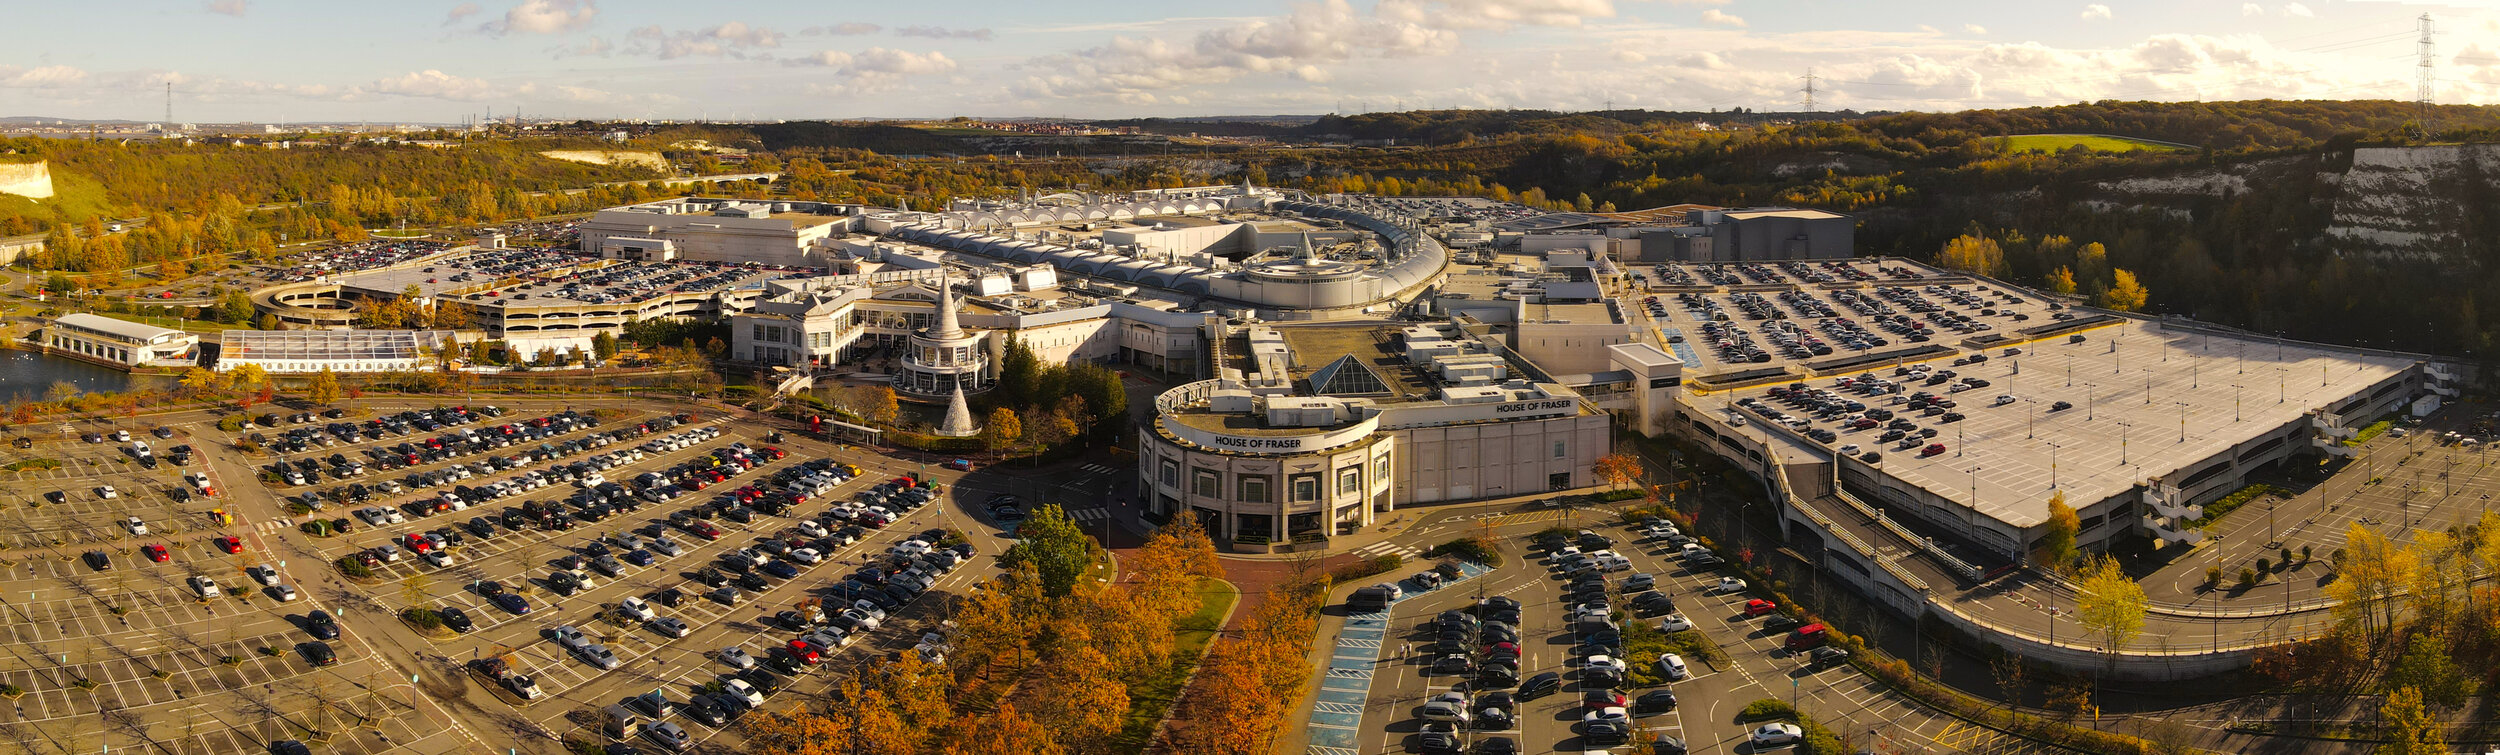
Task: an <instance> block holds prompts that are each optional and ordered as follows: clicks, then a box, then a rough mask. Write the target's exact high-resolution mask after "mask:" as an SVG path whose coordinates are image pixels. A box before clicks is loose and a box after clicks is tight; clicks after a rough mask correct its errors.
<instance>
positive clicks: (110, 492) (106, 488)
mask: <svg viewBox="0 0 2500 755" xmlns="http://www.w3.org/2000/svg"><path fill="white" fill-rule="evenodd" d="M95 495H96V497H97V498H104V499H113V498H120V497H122V492H121V491H119V490H114V489H113V486H111V485H99V486H97V487H96V489H95Z"/></svg>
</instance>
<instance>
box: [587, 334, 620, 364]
mask: <svg viewBox="0 0 2500 755" xmlns="http://www.w3.org/2000/svg"><path fill="white" fill-rule="evenodd" d="M590 353H592V354H596V355H598V356H599V358H600V359H608V358H611V357H614V356H616V334H614V333H607V332H601V333H600V334H598V335H595V336H591V337H590Z"/></svg>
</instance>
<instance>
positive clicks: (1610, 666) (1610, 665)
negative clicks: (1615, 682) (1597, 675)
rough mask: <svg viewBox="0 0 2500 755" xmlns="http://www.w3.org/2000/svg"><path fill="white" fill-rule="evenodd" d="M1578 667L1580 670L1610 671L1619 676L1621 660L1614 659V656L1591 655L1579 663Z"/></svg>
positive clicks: (1620, 673)
mask: <svg viewBox="0 0 2500 755" xmlns="http://www.w3.org/2000/svg"><path fill="white" fill-rule="evenodd" d="M1580 669H1581V670H1582V671H1601V670H1602V671H1612V672H1614V673H1615V675H1617V676H1621V675H1622V674H1623V662H1622V661H1618V660H1615V659H1614V656H1608V655H1592V656H1589V659H1588V662H1586V663H1583V664H1580Z"/></svg>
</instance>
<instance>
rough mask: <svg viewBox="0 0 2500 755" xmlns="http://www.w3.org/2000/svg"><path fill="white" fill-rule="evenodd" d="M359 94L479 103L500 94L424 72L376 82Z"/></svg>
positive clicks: (465, 79) (491, 87)
mask: <svg viewBox="0 0 2500 755" xmlns="http://www.w3.org/2000/svg"><path fill="white" fill-rule="evenodd" d="M360 91H361V92H362V93H369V94H379V95H388V96H393V97H431V98H435V99H443V100H481V99H487V98H490V97H494V96H496V95H498V94H500V92H499V91H498V90H497V89H496V88H495V85H493V84H489V83H487V82H486V80H484V79H472V78H468V77H464V76H454V75H451V74H448V73H444V72H442V71H437V70H433V69H427V70H423V71H411V72H409V73H406V74H403V75H400V76H394V77H391V78H387V79H380V80H376V81H374V82H373V83H371V84H367V85H365V86H364V87H362V88H361V90H360Z"/></svg>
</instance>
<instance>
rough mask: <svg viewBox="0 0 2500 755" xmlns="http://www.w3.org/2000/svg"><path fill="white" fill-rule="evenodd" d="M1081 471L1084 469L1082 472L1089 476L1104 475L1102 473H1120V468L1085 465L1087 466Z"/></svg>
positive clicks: (1105, 465)
mask: <svg viewBox="0 0 2500 755" xmlns="http://www.w3.org/2000/svg"><path fill="white" fill-rule="evenodd" d="M1083 469H1084V471H1085V472H1087V473H1091V474H1104V473H1107V472H1117V471H1120V468H1119V467H1114V466H1111V465H1108V464H1087V465H1085V466H1084V468H1083Z"/></svg>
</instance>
